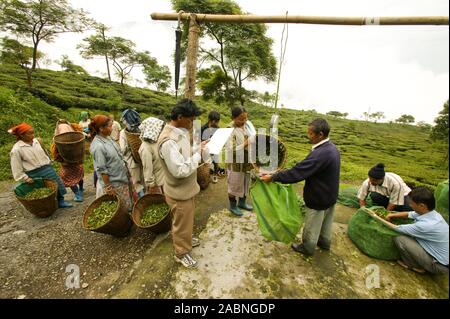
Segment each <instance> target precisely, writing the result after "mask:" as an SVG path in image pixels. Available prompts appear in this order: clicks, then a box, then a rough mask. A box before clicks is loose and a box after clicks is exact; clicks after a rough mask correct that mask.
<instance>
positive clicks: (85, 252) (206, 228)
mask: <svg viewBox="0 0 450 319" xmlns="http://www.w3.org/2000/svg"><path fill="white" fill-rule="evenodd" d="M86 184H87V185H86V189H87V191H86V193H85V202H84V203H82V204H81V205H80V204H75V207H74V208H71V209H64V210H58V211H57V212H56V213H55V214H54V215H53V216H51V217H49V218H47V219H38V218H35V217H33V216H32V215H31V214H29V213H28V212H27V211H26V210H25V209H24V208H23V207H22V205H21V204H20V203H19V202H18V201H17V200H16V199H15V198H14V196H13V194H12V192H11V191H10V190H9V189H10V188H11V185H10V184H6V183H2V184H0V190H1V193H0V207H2V210H1V213H0V251H1V254H0V265H1V267H0V297H1V298H210V297H214V298H267V297H274V298H448V277H439V278H434V277H431V276H421V275H417V274H415V273H412V272H409V271H407V270H404V269H402V268H400V267H398V266H397V265H395V264H393V263H389V262H384V261H379V260H374V259H371V258H369V257H366V256H364V255H363V254H361V253H360V252H359V251H358V250H357V248H356V247H355V246H354V245H353V244H352V243H351V242H350V240H349V239H348V237H347V235H346V223H347V222H348V219H349V218H350V216H351V214H352V213H353V212H354V210H352V209H349V208H346V207H342V206H339V207H338V210H337V214H336V218H335V222H336V223H335V225H334V233H335V239H334V245H333V248H332V250H331V252H323V251H321V250H318V251H317V254H316V255H315V256H314V257H313V258H308V259H305V258H303V257H301V256H299V255H298V254H296V253H294V252H292V251H291V250H290V248H289V246H287V245H284V244H281V243H276V242H269V241H266V240H265V239H264V238H263V237H262V236H261V235H260V233H259V231H258V229H257V222H256V218H255V215H254V214H253V213H246V215H245V216H244V217H243V218H236V217H233V216H231V214H230V213H229V212H228V211H227V210H224V208H225V207H227V198H226V183H225V181H224V180H221V181H220V182H219V183H218V184H211V185H210V187H209V188H208V189H207V190H206V191H204V192H202V193H201V194H200V195H199V196H198V197H197V199H196V203H197V214H196V217H195V229H194V232H195V233H196V234H197V235H199V236H200V238H201V240H202V245H201V246H200V247H198V248H195V250H194V255H195V256H197V257H198V259H199V268H198V269H196V270H186V269H184V268H182V267H181V266H179V265H178V264H176V263H175V262H174V260H173V257H172V245H171V239H170V235H169V234H162V235H159V236H155V235H153V234H151V233H149V232H146V231H143V230H141V229H136V228H134V229H133V230H132V232H131V233H130V234H129V235H128V236H127V237H125V238H114V237H112V236H109V235H104V234H97V233H93V232H89V231H86V230H84V229H82V227H81V218H82V214H83V212H84V209H85V208H86V207H87V205H88V204H89V203H90V202H92V201H93V200H94V198H95V195H94V191H93V188H92V179H91V177H89V178H87V179H86ZM71 197H72V194H70V195H69V196H68V197H67V198H69V199H70V198H71ZM69 265H77V266H78V267H79V269H80V279H81V282H80V285H81V287H80V288H79V289H69V288H67V287H66V278H67V276H68V275H69V273H68V272H66V267H67V266H69ZM368 265H376V266H377V267H379V268H378V269H379V272H380V288H372V289H368V288H367V287H366V279H367V274H366V272H365V271H366V267H367V266H368ZM371 267H373V266H371Z"/></svg>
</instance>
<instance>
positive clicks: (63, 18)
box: [0, 0, 94, 70]
mask: <svg viewBox="0 0 450 319" xmlns="http://www.w3.org/2000/svg"><path fill="white" fill-rule="evenodd" d="M0 12H2V14H1V15H0V29H1V30H3V31H9V32H11V33H12V34H14V35H17V36H18V37H20V38H21V39H24V40H27V41H30V40H31V41H32V43H33V56H32V58H33V60H32V65H31V70H34V69H35V68H36V64H37V55H38V54H37V52H38V46H39V44H40V42H41V41H46V42H52V41H53V40H54V39H55V38H56V36H57V35H59V34H61V33H67V32H82V31H84V30H86V29H89V28H91V27H92V26H93V25H94V21H93V20H92V19H90V18H88V17H87V13H86V12H84V11H83V10H82V9H80V10H78V9H74V8H72V7H71V6H70V5H69V4H68V2H67V0H24V1H20V0H0Z"/></svg>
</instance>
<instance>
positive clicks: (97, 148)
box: [90, 135, 128, 187]
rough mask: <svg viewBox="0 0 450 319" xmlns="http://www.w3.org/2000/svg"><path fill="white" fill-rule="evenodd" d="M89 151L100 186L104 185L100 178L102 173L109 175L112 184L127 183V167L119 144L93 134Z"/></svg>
mask: <svg viewBox="0 0 450 319" xmlns="http://www.w3.org/2000/svg"><path fill="white" fill-rule="evenodd" d="M90 151H91V154H92V157H93V158H94V169H95V170H96V172H97V175H98V177H99V182H100V185H101V186H102V187H105V185H104V183H103V179H102V178H101V176H102V174H106V175H108V176H109V181H110V182H111V184H112V185H113V186H119V185H121V184H126V183H128V177H127V168H126V166H125V162H124V161H123V158H122V154H121V153H120V149H119V145H117V143H116V142H114V141H113V139H112V138H110V137H108V138H104V137H102V136H100V135H97V136H95V138H94V140H93V141H92V143H91V147H90Z"/></svg>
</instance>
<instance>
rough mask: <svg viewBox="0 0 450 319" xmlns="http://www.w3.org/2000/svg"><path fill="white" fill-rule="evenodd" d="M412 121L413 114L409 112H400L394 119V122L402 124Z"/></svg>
mask: <svg viewBox="0 0 450 319" xmlns="http://www.w3.org/2000/svg"><path fill="white" fill-rule="evenodd" d="M414 121H415V119H414V116H412V115H409V114H402V115H401V116H400V117H399V118H398V119H396V120H395V122H397V123H402V124H409V123H414Z"/></svg>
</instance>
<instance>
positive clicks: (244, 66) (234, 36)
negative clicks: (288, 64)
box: [172, 0, 277, 104]
mask: <svg viewBox="0 0 450 319" xmlns="http://www.w3.org/2000/svg"><path fill="white" fill-rule="evenodd" d="M172 5H173V8H174V9H175V10H176V11H179V10H184V11H185V12H201V13H216V14H217V13H219V14H243V12H242V10H241V8H240V7H239V6H238V5H237V4H236V3H235V2H234V1H231V0H172ZM184 27H185V32H184V33H183V34H184V41H185V43H186V41H187V34H188V33H187V30H188V25H187V24H185V26H184ZM266 32H267V27H266V26H265V25H264V24H237V23H236V24H226V23H204V24H202V33H201V35H202V36H206V37H207V38H209V39H210V40H212V41H214V42H215V45H214V46H212V47H211V45H210V43H201V44H200V48H199V52H200V54H201V60H203V61H208V62H209V63H211V64H216V65H219V66H220V67H221V68H222V71H223V74H224V78H225V79H229V78H230V79H232V81H233V82H232V85H230V82H229V81H228V80H227V81H225V82H223V84H224V86H225V91H226V94H224V96H225V97H226V98H227V100H228V101H227V102H228V103H234V102H235V100H238V101H239V102H240V103H241V104H244V102H245V96H248V91H247V90H245V88H244V86H243V83H244V81H246V80H254V79H259V78H261V79H264V80H266V81H274V80H275V78H276V74H277V68H276V64H277V63H276V59H275V57H274V55H273V53H272V45H273V40H272V39H271V38H269V37H267V36H266ZM185 47H186V46H185ZM220 94H221V93H218V95H220ZM230 99H231V100H230Z"/></svg>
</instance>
